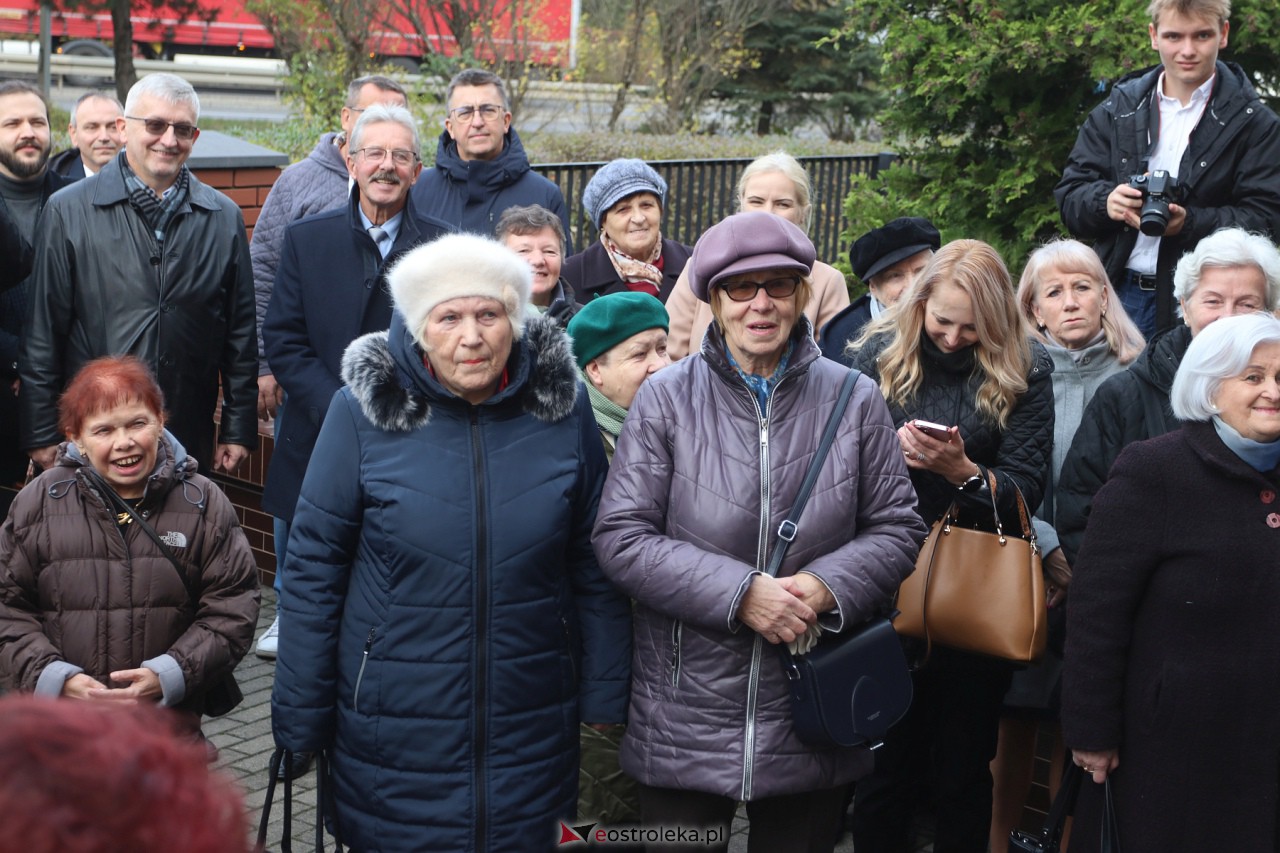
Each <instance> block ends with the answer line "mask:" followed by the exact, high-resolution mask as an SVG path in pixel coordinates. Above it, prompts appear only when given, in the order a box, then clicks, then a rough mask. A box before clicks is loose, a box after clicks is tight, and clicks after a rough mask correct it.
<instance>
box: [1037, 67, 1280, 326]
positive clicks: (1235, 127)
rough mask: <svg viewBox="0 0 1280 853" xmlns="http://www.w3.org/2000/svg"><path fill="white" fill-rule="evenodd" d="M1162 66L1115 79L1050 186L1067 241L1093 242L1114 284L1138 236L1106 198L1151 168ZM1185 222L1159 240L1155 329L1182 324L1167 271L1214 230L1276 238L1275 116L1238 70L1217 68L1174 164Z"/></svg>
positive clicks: (1278, 143)
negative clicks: (1117, 218)
mask: <svg viewBox="0 0 1280 853" xmlns="http://www.w3.org/2000/svg"><path fill="white" fill-rule="evenodd" d="M1160 72H1161V66H1158V65H1157V66H1156V67H1154V68H1149V69H1146V70H1145V71H1135V72H1133V73H1132V74H1129V75H1127V76H1125V77H1123V78H1121V79H1120V82H1118V83H1117V84H1116V85H1115V87H1114V88H1113V89H1112V90H1111V94H1110V95H1108V96H1107V99H1106V100H1105V101H1103V103H1102V104H1101V105H1099V106H1098V107H1096V108H1095V109H1094V110H1093V112H1092V113H1090V114H1089V118H1088V119H1087V120H1086V121H1085V123H1084V126H1082V127H1081V128H1080V134H1079V136H1078V137H1077V138H1076V144H1075V147H1074V148H1073V149H1072V150H1071V157H1070V159H1069V160H1068V161H1067V167H1066V169H1065V170H1064V171H1063V173H1062V180H1061V181H1059V182H1058V186H1057V187H1055V188H1054V191H1053V194H1054V197H1055V198H1056V199H1057V200H1058V208H1059V210H1060V211H1061V213H1062V221H1063V223H1064V224H1065V225H1066V226H1067V230H1068V231H1070V232H1071V234H1072V236H1074V237H1077V238H1079V239H1081V240H1093V241H1094V249H1095V250H1096V251H1097V252H1098V255H1099V257H1101V258H1102V263H1103V264H1104V265H1105V266H1106V268H1107V275H1108V277H1110V279H1111V281H1113V282H1118V281H1120V280H1121V277H1122V276H1123V274H1124V269H1125V265H1126V264H1127V263H1128V261H1129V255H1130V254H1131V253H1132V252H1133V247H1134V245H1135V244H1136V243H1137V241H1138V232H1137V231H1135V230H1134V229H1132V228H1130V227H1128V226H1127V225H1123V224H1121V223H1119V222H1116V221H1115V220H1113V219H1111V218H1110V217H1108V216H1107V196H1108V195H1110V194H1111V191H1112V190H1114V189H1115V188H1116V185H1117V184H1121V183H1125V182H1126V181H1128V179H1129V177H1130V176H1131V175H1140V174H1142V173H1143V172H1144V171H1145V170H1146V169H1147V162H1148V152H1149V150H1150V148H1151V143H1150V142H1149V141H1148V135H1149V133H1151V132H1154V133H1158V132H1159V124H1160V122H1159V108H1158V107H1157V108H1155V110H1154V112H1153V110H1152V92H1153V90H1154V88H1155V85H1156V81H1157V80H1158V79H1159V77H1160ZM1178 182H1179V183H1180V184H1181V185H1182V186H1183V187H1184V190H1185V193H1186V195H1185V196H1184V200H1183V201H1181V202H1179V204H1181V205H1182V206H1183V207H1185V208H1186V209H1187V218H1186V221H1185V222H1184V223H1183V226H1182V230H1181V231H1180V232H1178V234H1177V235H1176V236H1173V237H1164V238H1162V239H1161V240H1160V255H1159V260H1158V263H1157V267H1156V274H1157V276H1159V283H1158V285H1157V291H1156V324H1157V328H1158V329H1168V328H1171V327H1173V326H1175V325H1177V323H1178V319H1177V316H1176V315H1175V312H1174V307H1175V306H1174V298H1173V269H1174V267H1175V266H1176V265H1177V262H1178V259H1179V258H1181V257H1182V256H1183V254H1185V253H1186V252H1188V251H1190V250H1191V249H1194V248H1195V246H1196V244H1197V243H1199V242H1200V240H1201V239H1202V238H1204V237H1207V236H1208V235H1210V234H1212V233H1213V232H1214V231H1216V230H1218V229H1219V228H1226V227H1230V226H1234V227H1237V228H1244V229H1245V230H1247V231H1256V232H1258V233H1262V234H1267V235H1268V236H1271V237H1273V238H1274V237H1275V236H1277V235H1280V118H1277V116H1276V114H1275V113H1274V112H1272V111H1271V110H1270V109H1268V108H1267V107H1266V105H1264V104H1263V102H1262V100H1261V99H1260V98H1259V97H1258V93H1257V92H1256V91H1254V88H1253V86H1252V85H1251V84H1250V82H1249V78H1248V77H1247V76H1246V75H1245V72H1244V70H1243V69H1242V68H1240V66H1238V65H1236V64H1234V63H1229V62H1221V61H1220V62H1218V66H1217V78H1216V82H1215V83H1214V87H1213V93H1212V94H1211V95H1210V96H1209V103H1208V104H1207V106H1206V107H1205V110H1204V114H1203V116H1202V117H1201V118H1200V122H1199V124H1197V125H1196V127H1195V129H1194V130H1193V131H1192V132H1191V138H1190V141H1189V142H1188V143H1187V148H1186V151H1185V152H1184V153H1183V155H1182V162H1181V164H1180V165H1179V167H1178Z"/></svg>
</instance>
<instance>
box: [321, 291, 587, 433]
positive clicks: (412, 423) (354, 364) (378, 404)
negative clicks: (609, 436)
mask: <svg viewBox="0 0 1280 853" xmlns="http://www.w3.org/2000/svg"><path fill="white" fill-rule="evenodd" d="M576 367H577V365H576V362H575V361H574V358H573V347H572V344H571V342H570V340H569V336H568V335H567V334H566V333H565V331H564V330H563V329H561V328H560V326H559V324H557V323H556V321H555V320H554V319H551V318H549V317H546V316H538V317H530V318H529V319H528V320H527V321H526V322H525V327H524V334H523V335H522V336H521V337H520V338H519V339H518V340H517V341H516V342H515V343H514V345H513V346H512V348H511V358H510V360H509V361H508V362H507V374H508V377H509V381H508V383H507V386H506V387H505V388H503V389H502V390H501V391H499V392H498V393H497V394H494V395H493V396H492V397H490V398H489V399H488V400H486V401H485V402H484V403H481V405H482V406H500V405H518V406H519V407H520V410H521V411H523V412H525V413H527V414H530V415H532V416H533V417H534V418H536V419H538V420H540V421H542V422H544V423H556V422H558V421H561V420H563V419H564V418H566V417H568V416H569V414H570V413H571V412H572V411H573V405H574V402H575V401H576V399H577V396H578V378H577V369H576ZM342 381H343V382H345V383H346V384H347V385H348V386H349V387H350V388H351V392H352V394H354V395H355V398H356V401H357V402H358V403H359V404H360V408H361V410H362V411H363V412H364V415H365V417H367V418H368V419H369V421H370V422H371V423H373V425H374V426H376V427H378V428H379V429H384V430H387V431H389V432H411V431H413V430H415V429H418V428H420V427H422V426H424V425H426V423H427V422H428V421H429V420H430V419H431V409H432V406H436V405H443V406H467V405H469V404H468V403H467V402H466V401H464V400H462V399H460V398H459V397H457V396H455V395H454V394H452V393H451V392H449V391H448V390H446V389H445V388H444V386H443V385H441V384H440V382H439V381H438V380H437V379H436V378H435V377H434V376H432V375H431V374H430V372H429V371H428V370H427V369H426V367H425V366H424V365H423V355H422V351H421V350H420V349H419V348H418V346H417V344H416V343H415V342H414V340H413V336H412V334H410V332H409V329H408V327H407V326H406V325H405V321H404V318H403V316H402V315H401V314H400V312H398V311H397V312H395V314H393V315H392V318H391V328H390V329H389V330H388V331H386V332H373V333H370V334H367V335H364V336H362V337H359V338H356V339H355V340H354V341H352V342H351V345H350V346H348V347H347V350H346V352H344V353H343V355H342Z"/></svg>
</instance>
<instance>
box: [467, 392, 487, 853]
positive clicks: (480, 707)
mask: <svg viewBox="0 0 1280 853" xmlns="http://www.w3.org/2000/svg"><path fill="white" fill-rule="evenodd" d="M470 419H471V465H472V471H471V475H472V494H473V495H474V497H475V502H476V516H475V525H476V542H475V546H476V575H475V577H476V581H475V584H476V586H475V590H476V592H475V596H474V597H475V602H476V610H475V612H476V668H475V676H474V678H475V681H474V684H475V688H474V693H475V711H474V713H475V744H474V749H475V753H476V758H475V761H474V762H472V764H471V767H472V777H471V778H472V781H471V784H472V785H473V786H474V787H475V791H476V832H475V838H476V848H477V849H479V850H484V849H486V848H487V847H488V846H489V839H488V836H489V828H488V821H487V819H486V817H485V815H486V814H488V811H489V803H488V799H489V798H488V791H487V790H486V788H485V784H486V778H487V777H488V772H487V771H488V762H487V761H486V760H485V754H486V750H487V748H488V740H489V732H488V727H487V726H486V725H485V723H486V721H487V719H488V716H487V714H488V712H487V709H486V707H485V703H487V702H488V701H489V696H488V690H487V686H488V682H487V679H488V677H489V676H488V672H489V631H488V628H489V589H488V585H489V565H488V562H489V552H488V538H489V531H488V516H487V513H486V510H485V490H484V451H483V449H482V447H481V435H480V415H479V412H477V411H476V408H475V407H474V406H472V407H471V412H470Z"/></svg>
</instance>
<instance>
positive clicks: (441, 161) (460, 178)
mask: <svg viewBox="0 0 1280 853" xmlns="http://www.w3.org/2000/svg"><path fill="white" fill-rule="evenodd" d="M435 167H436V168H437V169H439V170H440V171H441V172H443V173H444V174H445V176H446V177H448V178H449V180H451V181H457V182H458V183H461V184H474V185H475V186H477V187H482V188H485V189H490V190H496V189H501V188H502V187H505V186H510V185H511V184H514V183H515V182H516V181H518V180H520V178H522V177H523V176H524V173H525V172H528V171H529V169H530V166H529V157H528V156H527V155H526V154H525V152H524V144H523V143H522V142H521V141H520V134H518V133H516V129H515V128H514V127H512V128H510V129H508V130H507V134H506V136H504V137H503V139H502V153H501V154H499V155H498V156H497V157H495V158H494V159H492V160H463V159H462V158H461V157H459V156H458V145H457V143H455V142H454V141H453V138H452V137H450V136H449V131H447V130H445V131H441V133H440V140H439V142H438V143H437V144H436V165H435Z"/></svg>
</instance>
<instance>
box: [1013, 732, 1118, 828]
mask: <svg viewBox="0 0 1280 853" xmlns="http://www.w3.org/2000/svg"><path fill="white" fill-rule="evenodd" d="M1084 777H1085V772H1084V770H1082V769H1081V768H1080V767H1079V766H1077V765H1076V764H1075V763H1073V762H1072V760H1071V754H1070V753H1069V752H1068V754H1067V764H1066V766H1065V767H1064V768H1063V770H1062V787H1061V788H1059V789H1058V796H1056V797H1054V798H1053V805H1051V806H1050V807H1049V814H1048V815H1047V816H1046V817H1045V821H1044V826H1043V827H1042V828H1041V830H1040V831H1039V832H1026V831H1025V830H1021V829H1015V830H1014V831H1013V832H1011V833H1009V850H1010V853H1059V851H1060V850H1061V849H1062V848H1061V845H1062V830H1063V828H1064V827H1065V826H1066V823H1067V817H1068V816H1069V815H1070V814H1071V812H1072V810H1073V809H1074V808H1075V806H1076V798H1077V797H1078V796H1079V794H1080V784H1081V781H1082V780H1083V779H1084ZM1103 785H1104V789H1103V792H1102V796H1103V810H1102V838H1101V843H1100V844H1099V847H1098V849H1099V850H1100V851H1101V853H1120V831H1119V827H1118V825H1117V823H1116V809H1115V804H1114V803H1113V802H1112V800H1111V777H1110V776H1108V777H1107V780H1106V782H1104V783H1103ZM1080 830H1081V827H1077V828H1076V829H1074V830H1073V832H1079V831H1080Z"/></svg>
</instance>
